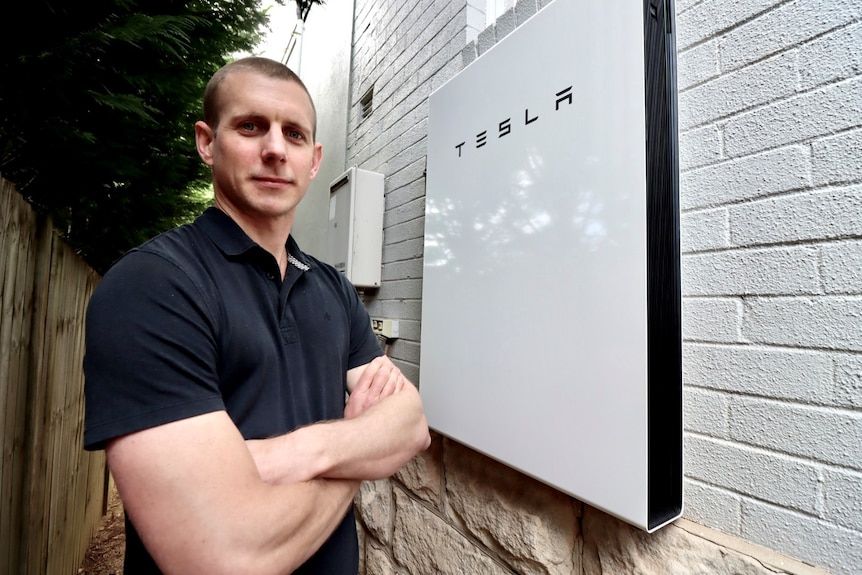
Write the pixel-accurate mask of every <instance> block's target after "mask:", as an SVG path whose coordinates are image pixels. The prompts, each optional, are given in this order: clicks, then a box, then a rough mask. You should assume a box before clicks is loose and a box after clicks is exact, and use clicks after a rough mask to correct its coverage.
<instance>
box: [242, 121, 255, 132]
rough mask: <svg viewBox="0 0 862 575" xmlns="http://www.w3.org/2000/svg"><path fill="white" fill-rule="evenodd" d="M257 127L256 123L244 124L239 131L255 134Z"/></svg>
mask: <svg viewBox="0 0 862 575" xmlns="http://www.w3.org/2000/svg"><path fill="white" fill-rule="evenodd" d="M256 128H257V126H256V125H255V123H254V122H243V123H242V124H240V125H239V129H240V130H242V131H243V132H254V131H255V129H256Z"/></svg>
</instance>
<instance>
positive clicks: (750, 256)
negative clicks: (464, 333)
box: [677, 0, 862, 573]
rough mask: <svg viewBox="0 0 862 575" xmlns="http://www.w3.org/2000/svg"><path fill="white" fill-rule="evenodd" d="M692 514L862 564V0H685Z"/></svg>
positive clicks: (682, 110)
mask: <svg viewBox="0 0 862 575" xmlns="http://www.w3.org/2000/svg"><path fill="white" fill-rule="evenodd" d="M677 15H678V18H677V30H678V51H679V53H678V68H679V75H678V83H679V125H680V164H681V174H680V187H681V198H680V200H681V207H682V215H681V225H682V250H683V278H684V279H683V290H684V303H683V312H684V377H685V385H686V394H685V398H686V403H685V405H686V412H685V422H686V424H685V427H686V438H685V454H686V516H687V517H688V518H690V519H693V520H695V521H698V522H700V523H703V524H705V525H709V526H712V527H715V528H717V529H721V530H724V531H726V532H729V533H734V534H738V535H739V536H741V537H744V538H745V539H747V540H749V541H751V542H754V543H758V544H760V545H764V546H766V547H769V548H772V549H775V550H778V551H780V552H783V553H786V554H788V555H791V556H794V557H797V558H800V559H802V560H804V561H806V562H808V563H811V564H814V565H819V566H823V567H826V568H828V569H830V570H834V571H835V572H836V573H854V572H858V571H857V570H858V569H859V566H860V565H862V529H860V523H862V519H860V518H862V447H860V446H862V411H860V409H859V407H860V395H862V387H860V384H862V370H860V368H862V356H860V354H862V186H860V182H862V24H860V19H862V2H859V1H858V0H854V1H835V0H796V1H777V0H746V1H741V2H730V1H727V0H723V1H721V0H704V1H692V0H687V1H680V2H678V3H677Z"/></svg>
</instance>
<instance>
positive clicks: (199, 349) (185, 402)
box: [84, 208, 381, 575]
mask: <svg viewBox="0 0 862 575" xmlns="http://www.w3.org/2000/svg"><path fill="white" fill-rule="evenodd" d="M287 248H288V253H289V254H290V263H289V265H288V269H287V272H286V274H285V278H284V281H282V279H281V274H280V272H279V269H278V264H277V262H276V261H275V258H274V257H273V256H272V255H271V254H269V253H268V252H266V251H265V250H264V249H263V248H261V247H260V246H259V245H257V244H256V243H255V242H254V241H252V240H251V239H250V238H249V237H248V236H247V235H246V234H245V233H244V232H243V231H242V229H241V228H240V227H239V226H238V225H237V224H236V223H235V222H234V221H233V220H232V219H230V217H228V216H227V215H226V214H225V213H223V212H222V211H220V210H218V209H216V208H210V209H208V210H207V211H206V212H204V213H203V214H202V215H201V216H200V217H199V218H198V219H197V220H196V221H195V222H194V223H192V224H188V225H185V226H182V227H179V228H176V229H174V230H171V231H169V232H166V233H164V234H162V235H160V236H157V237H156V238H154V239H152V240H150V241H149V242H147V243H145V244H143V245H141V246H140V247H138V248H136V249H134V250H132V251H130V252H129V253H128V254H126V255H125V256H124V257H123V258H121V259H120V261H118V262H117V263H116V264H115V265H114V266H113V267H112V268H111V269H110V270H109V271H108V273H107V274H105V277H104V278H103V279H102V281H101V282H100V283H99V285H98V287H97V288H96V290H95V292H94V294H93V296H92V298H91V299H90V303H89V306H88V310H87V325H86V355H85V359H84V370H85V375H86V382H85V393H86V423H85V431H84V445H85V448H86V449H89V450H94V449H102V448H104V446H105V444H106V443H107V441H108V440H110V439H112V438H115V437H119V436H121V435H125V434H128V433H131V432H134V431H139V430H142V429H147V428H150V427H154V426H157V425H161V424H164V423H168V422H171V421H176V420H179V419H183V418H186V417H192V416H195V415H201V414H204V413H208V412H212V411H218V410H222V409H224V410H226V411H227V413H228V414H229V415H230V417H231V419H232V420H233V421H234V423H235V424H236V425H237V427H238V428H239V430H240V432H241V433H242V435H243V437H244V438H246V439H260V438H266V437H271V436H273V435H279V434H283V433H287V432H289V431H291V430H293V429H296V428H297V427H300V426H303V425H307V424H310V423H315V422H318V421H324V420H329V419H338V418H341V417H343V414H344V394H345V386H346V373H347V370H348V369H351V368H353V367H357V366H360V365H363V364H365V363H368V362H369V361H371V360H372V359H373V358H375V357H377V356H379V355H381V348H380V345H379V343H378V341H377V338H376V337H375V335H374V333H373V332H372V331H371V324H370V320H369V317H368V313H367V312H366V310H365V308H364V306H363V305H362V302H361V300H360V299H359V296H358V294H357V293H356V290H355V288H354V287H353V286H352V285H351V284H350V283H349V282H348V281H347V280H346V279H345V278H344V276H343V275H342V274H341V273H339V272H338V271H337V270H335V269H334V268H333V267H331V266H329V265H327V264H324V263H322V262H320V261H318V260H316V259H315V258H313V257H311V256H308V255H306V254H303V253H302V252H301V251H300V250H299V247H298V246H297V245H296V243H295V242H294V241H293V239H292V238H289V239H288V244H287ZM353 522H354V518H353V513H352V511H351V513H349V514H348V516H347V517H346V518H345V521H344V523H343V524H342V526H341V527H340V528H339V529H338V530H337V531H336V533H335V534H333V536H332V537H331V538H330V540H329V541H328V542H327V543H326V544H325V545H324V547H322V548H321V550H320V551H319V552H318V553H317V554H316V555H315V556H314V557H313V558H312V559H311V560H309V562H308V563H307V564H306V565H305V566H304V567H303V568H301V569H300V570H298V571H296V573H303V574H304V573H326V574H331V575H334V574H342V573H344V574H345V575H346V574H348V573H350V574H351V575H354V574H355V573H356V571H357V567H358V565H357V557H358V554H357V544H356V532H355V525H354V524H353ZM132 532H133V529H132ZM127 539H128V540H129V542H128V545H127V563H128V562H129V561H130V558H131V556H132V555H137V554H138V553H143V555H142V556H141V557H140V564H141V565H143V564H144V563H145V562H149V564H150V565H151V566H152V567H151V569H150V570H147V569H142V570H140V571H138V570H135V565H130V566H128V568H130V569H132V571H126V572H127V574H128V575H133V574H134V573H139V572H140V573H158V571H157V570H155V571H153V570H152V569H154V568H155V566H154V565H152V562H151V561H150V560H149V558H148V557H146V556H145V554H146V552H145V551H144V550H143V548H142V547H141V548H140V549H134V548H133V546H134V545H139V540H138V539H137V537H136V534H135V533H132V534H131V537H128V534H127ZM145 559H146V561H145ZM136 561H137V560H136Z"/></svg>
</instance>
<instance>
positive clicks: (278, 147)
mask: <svg viewBox="0 0 862 575" xmlns="http://www.w3.org/2000/svg"><path fill="white" fill-rule="evenodd" d="M261 155H262V156H263V159H264V161H267V162H281V161H283V160H285V159H286V158H287V145H286V142H285V141H284V136H283V135H282V133H281V131H280V130H270V131H269V133H268V134H267V135H266V138H264V141H263V150H262V151H261Z"/></svg>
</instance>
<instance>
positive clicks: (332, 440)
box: [248, 384, 431, 483]
mask: <svg viewBox="0 0 862 575" xmlns="http://www.w3.org/2000/svg"><path fill="white" fill-rule="evenodd" d="M408 385H409V384H408ZM430 441H431V440H430V436H429V434H428V424H427V421H426V420H425V415H424V414H423V412H422V402H421V399H420V398H419V394H418V392H417V391H416V389H415V388H414V387H412V385H410V386H409V388H408V387H406V386H405V389H404V390H402V391H400V392H398V393H396V394H393V395H391V396H389V397H386V398H384V399H382V400H381V401H380V402H379V403H378V404H377V405H375V406H373V407H371V408H369V409H368V410H367V411H366V412H364V413H363V414H362V415H360V416H358V417H355V418H352V419H342V420H337V421H331V422H326V423H321V424H316V425H311V426H308V427H304V428H301V429H298V430H296V431H294V432H293V433H290V434H288V435H285V436H281V437H278V438H273V439H269V440H264V441H251V442H248V444H249V449H250V451H251V452H252V455H253V456H254V459H255V463H256V465H257V467H258V471H259V472H260V474H261V477H262V478H263V479H264V480H265V481H270V482H274V483H279V482H291V481H302V480H305V479H309V478H312V477H326V478H341V479H360V480H374V479H381V478H383V477H388V476H390V475H392V474H393V473H395V471H397V470H398V469H399V468H400V467H401V466H402V465H404V463H406V462H407V461H408V460H409V459H410V458H412V457H413V456H414V455H416V453H418V452H420V451H422V450H424V449H425V448H427V447H428V444H429V443H430ZM285 454H290V457H289V458H288V457H286V456H285Z"/></svg>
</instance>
